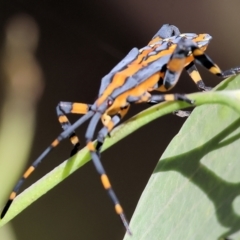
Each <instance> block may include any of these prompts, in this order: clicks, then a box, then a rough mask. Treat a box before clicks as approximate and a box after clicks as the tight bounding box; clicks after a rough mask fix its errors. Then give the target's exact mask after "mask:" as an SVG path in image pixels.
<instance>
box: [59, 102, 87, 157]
mask: <svg viewBox="0 0 240 240" xmlns="http://www.w3.org/2000/svg"><path fill="white" fill-rule="evenodd" d="M90 108H91V105H89V104H85V103H73V102H60V103H59V104H58V105H57V107H56V112H57V116H58V121H59V122H60V124H61V126H62V128H63V130H67V129H68V128H69V127H70V126H71V123H70V121H69V120H68V118H67V116H66V114H70V113H72V114H86V113H87V112H88V111H89V110H90ZM69 139H70V141H71V143H72V144H73V146H74V147H73V149H72V151H71V153H70V156H73V155H74V154H76V153H77V152H78V151H79V147H80V142H79V138H78V137H77V135H76V133H75V131H73V132H72V133H71V134H70V135H69Z"/></svg>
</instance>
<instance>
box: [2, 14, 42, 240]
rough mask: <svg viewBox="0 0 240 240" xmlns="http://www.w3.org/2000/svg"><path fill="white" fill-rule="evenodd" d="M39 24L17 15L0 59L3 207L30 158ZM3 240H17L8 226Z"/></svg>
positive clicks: (37, 83) (39, 89)
mask: <svg viewBox="0 0 240 240" xmlns="http://www.w3.org/2000/svg"><path fill="white" fill-rule="evenodd" d="M38 35H39V33H38V27H37V25H36V23H35V22H34V20H33V19H32V18H30V17H29V16H26V15H19V16H16V17H14V18H12V19H10V21H9V22H8V24H7V26H6V37H5V42H4V47H3V50H2V52H3V54H2V56H3V57H2V59H1V63H2V64H1V65H2V76H1V78H2V79H3V80H4V81H3V86H4V91H3V93H4V102H3V103H2V111H1V120H0V182H1V183H4V185H3V184H1V192H0V206H3V205H4V204H5V202H6V200H7V197H8V196H9V194H10V192H11V190H12V187H13V185H14V184H15V183H16V180H17V179H18V178H19V175H20V174H21V173H22V171H23V168H24V166H25V163H26V161H27V159H28V156H29V153H30V150H31V143H32V140H33V136H34V128H35V120H36V103H37V100H38V99H39V97H40V96H41V93H42V90H43V83H42V73H41V69H40V67H39V65H38V63H37V61H36V59H35V56H34V52H35V50H36V47H37V42H38ZM0 238H1V239H4V240H13V239H16V238H15V237H14V234H13V233H12V232H11V227H10V226H7V227H5V228H3V229H1V231H0Z"/></svg>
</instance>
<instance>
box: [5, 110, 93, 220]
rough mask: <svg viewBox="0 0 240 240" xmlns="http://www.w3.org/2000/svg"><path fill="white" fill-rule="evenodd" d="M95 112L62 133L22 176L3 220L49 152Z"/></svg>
mask: <svg viewBox="0 0 240 240" xmlns="http://www.w3.org/2000/svg"><path fill="white" fill-rule="evenodd" d="M93 114H94V113H93V112H92V111H89V112H88V113H86V114H85V115H84V116H82V117H81V118H80V119H79V120H77V121H76V122H75V123H74V124H73V125H72V126H70V127H69V128H68V129H67V130H65V131H64V132H62V133H61V134H60V135H59V136H58V137H57V138H56V139H55V140H54V141H53V142H52V143H51V145H50V146H49V147H48V148H46V149H45V151H44V152H43V153H42V154H41V155H40V156H39V157H38V158H37V159H36V160H35V161H34V162H33V163H32V165H31V166H30V167H29V168H28V169H27V170H26V171H25V173H24V174H23V175H22V178H21V179H20V180H19V181H18V182H17V184H16V185H15V187H14V188H13V191H12V193H11V194H10V196H9V199H8V201H7V203H6V205H5V207H4V208H3V210H2V213H1V218H3V217H4V216H5V214H6V213H7V211H8V209H9V207H10V206H11V204H12V202H13V200H14V199H15V197H16V196H17V193H18V192H19V190H20V187H21V186H22V184H23V183H24V182H25V180H26V179H27V178H28V177H29V176H30V175H31V174H32V172H33V171H34V170H35V169H36V168H37V167H38V165H39V164H40V163H41V162H42V160H43V159H44V158H45V157H46V156H47V155H48V153H49V152H51V150H52V149H54V148H55V147H57V146H58V145H59V143H60V142H61V141H62V140H64V139H66V138H68V137H69V135H70V134H71V133H72V132H73V131H74V129H76V128H78V127H79V126H80V125H82V124H83V123H84V122H85V121H87V120H88V119H89V118H90V117H92V116H93Z"/></svg>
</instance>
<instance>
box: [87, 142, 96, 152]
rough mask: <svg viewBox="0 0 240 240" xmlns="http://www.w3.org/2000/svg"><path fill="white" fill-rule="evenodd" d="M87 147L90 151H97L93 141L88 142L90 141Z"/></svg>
mask: <svg viewBox="0 0 240 240" xmlns="http://www.w3.org/2000/svg"><path fill="white" fill-rule="evenodd" d="M87 148H88V150H89V151H92V152H95V151H96V149H95V146H94V144H93V142H88V143H87Z"/></svg>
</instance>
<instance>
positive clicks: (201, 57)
mask: <svg viewBox="0 0 240 240" xmlns="http://www.w3.org/2000/svg"><path fill="white" fill-rule="evenodd" d="M183 44H184V45H185V46H186V47H187V48H189V47H190V49H191V52H192V55H193V57H194V58H195V59H196V60H197V61H198V62H199V63H200V64H201V65H202V66H203V67H205V68H206V69H207V70H208V71H209V72H211V73H212V74H214V75H216V76H218V77H221V78H227V77H231V76H234V75H237V74H239V73H240V67H235V68H232V69H229V70H226V71H222V70H221V69H220V68H219V67H218V66H217V64H215V63H214V62H213V61H212V60H211V59H210V57H209V56H208V55H207V54H205V53H204V51H203V50H201V49H200V48H199V47H198V46H197V45H196V44H194V43H193V42H192V41H186V42H185V43H183Z"/></svg>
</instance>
